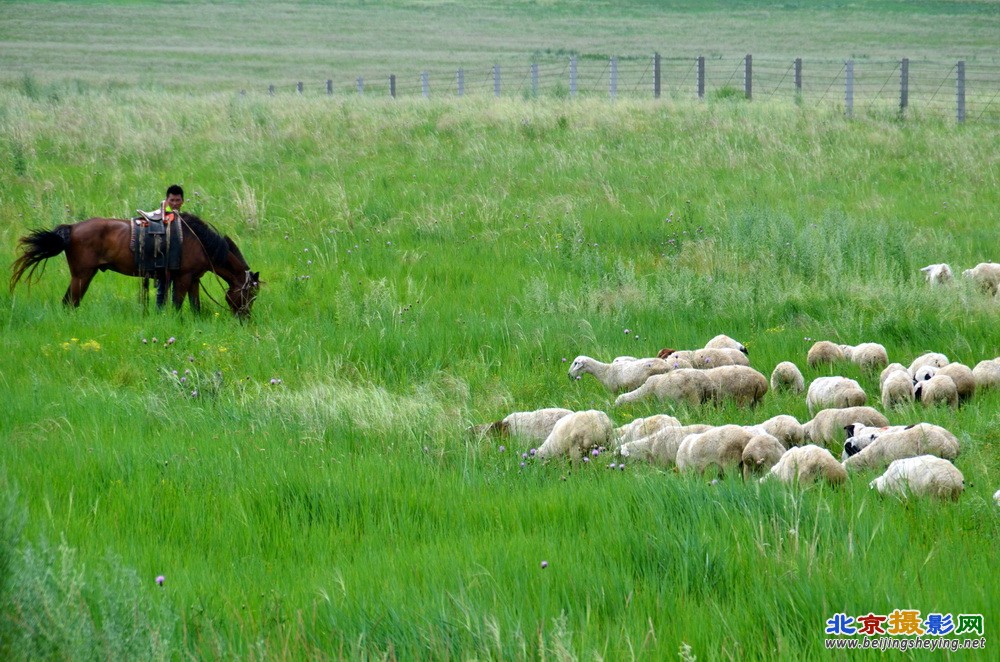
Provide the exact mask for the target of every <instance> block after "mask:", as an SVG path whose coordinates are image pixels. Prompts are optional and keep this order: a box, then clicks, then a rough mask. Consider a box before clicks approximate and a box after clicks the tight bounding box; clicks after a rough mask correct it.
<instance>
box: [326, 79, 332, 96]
mask: <svg viewBox="0 0 1000 662" xmlns="http://www.w3.org/2000/svg"><path fill="white" fill-rule="evenodd" d="M326 93H327V94H333V81H332V80H330V79H329V78H327V79H326Z"/></svg>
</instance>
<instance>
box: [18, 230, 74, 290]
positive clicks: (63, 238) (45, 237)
mask: <svg viewBox="0 0 1000 662" xmlns="http://www.w3.org/2000/svg"><path fill="white" fill-rule="evenodd" d="M69 234H70V226H68V225H59V226H56V228H55V229H54V230H33V231H32V232H31V234H29V235H28V236H27V237H21V240H20V242H19V243H20V244H21V257H19V258H17V259H16V260H15V261H14V264H13V265H12V267H11V268H12V269H13V273H12V274H11V276H10V289H11V291H12V292H13V291H14V286H15V285H17V283H18V282H19V281H20V280H21V276H23V275H24V272H25V271H27V272H28V282H29V283H30V282H31V279H32V277H33V275H34V273H35V269H37V268H38V265H40V264H42V262H44V261H45V260H47V259H49V258H50V257H55V256H56V255H59V254H60V253H62V252H63V251H64V250H66V249H67V248H69ZM42 268H43V269H44V266H43V267H42ZM40 275H41V274H39V276H40Z"/></svg>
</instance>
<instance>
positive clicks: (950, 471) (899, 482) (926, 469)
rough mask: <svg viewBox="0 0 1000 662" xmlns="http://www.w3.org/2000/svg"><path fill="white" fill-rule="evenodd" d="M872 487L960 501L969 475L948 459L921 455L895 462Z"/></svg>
mask: <svg viewBox="0 0 1000 662" xmlns="http://www.w3.org/2000/svg"><path fill="white" fill-rule="evenodd" d="M868 486H869V487H870V488H871V489H873V490H878V491H879V493H880V494H895V495H897V496H902V497H911V496H913V497H917V496H929V497H937V498H939V499H950V500H952V501H957V500H958V497H959V495H961V494H962V490H964V489H965V477H964V476H962V472H961V471H959V470H958V469H957V468H956V467H955V465H954V464H952V463H951V462H949V461H948V460H944V459H941V458H940V457H935V456H933V455H918V456H917V457H907V458H903V459H901V460H895V461H893V462H892V463H891V464H890V465H889V468H888V469H886V470H885V473H884V474H882V475H881V476H879V477H878V478H876V479H875V480H873V481H872V482H871V483H869V485H868Z"/></svg>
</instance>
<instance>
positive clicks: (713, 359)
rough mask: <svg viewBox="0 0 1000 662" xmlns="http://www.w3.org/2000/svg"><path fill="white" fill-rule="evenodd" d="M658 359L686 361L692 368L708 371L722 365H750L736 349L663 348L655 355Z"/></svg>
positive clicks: (744, 356) (744, 355) (748, 360)
mask: <svg viewBox="0 0 1000 662" xmlns="http://www.w3.org/2000/svg"><path fill="white" fill-rule="evenodd" d="M656 356H657V357H658V358H661V359H664V360H667V361H671V360H673V361H686V362H688V363H690V364H691V367H692V368H697V369H699V370H708V369H709V368H718V367H719V366H724V365H744V366H748V365H750V359H748V358H747V357H746V354H743V353H742V352H740V351H739V350H738V349H729V348H724V347H723V348H709V349H694V350H676V349H669V348H664V349H661V350H660V351H659V352H658V353H657V355H656Z"/></svg>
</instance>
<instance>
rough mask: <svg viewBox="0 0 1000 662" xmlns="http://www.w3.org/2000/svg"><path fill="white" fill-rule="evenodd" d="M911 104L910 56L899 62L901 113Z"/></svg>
mask: <svg viewBox="0 0 1000 662" xmlns="http://www.w3.org/2000/svg"><path fill="white" fill-rule="evenodd" d="M909 104H910V58H908V57H904V58H903V60H902V61H901V62H900V63H899V114H900V115H902V114H903V113H905V112H906V107H907V106H908V105H909Z"/></svg>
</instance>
